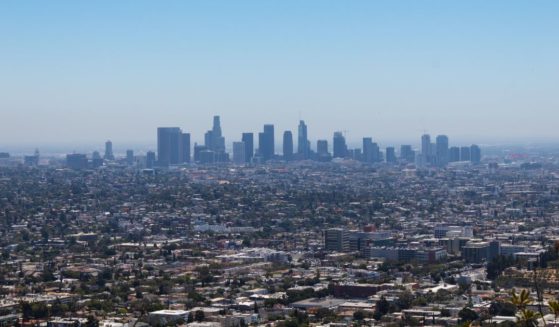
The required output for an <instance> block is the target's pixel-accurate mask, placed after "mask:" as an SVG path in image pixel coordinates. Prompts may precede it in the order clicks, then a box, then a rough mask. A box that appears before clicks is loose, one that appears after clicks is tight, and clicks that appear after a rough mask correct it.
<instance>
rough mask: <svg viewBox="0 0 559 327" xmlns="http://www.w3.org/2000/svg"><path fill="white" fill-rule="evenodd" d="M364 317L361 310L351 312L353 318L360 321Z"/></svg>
mask: <svg viewBox="0 0 559 327" xmlns="http://www.w3.org/2000/svg"><path fill="white" fill-rule="evenodd" d="M363 319H365V312H363V310H357V311H355V312H354V313H353V320H357V321H361V320H363Z"/></svg>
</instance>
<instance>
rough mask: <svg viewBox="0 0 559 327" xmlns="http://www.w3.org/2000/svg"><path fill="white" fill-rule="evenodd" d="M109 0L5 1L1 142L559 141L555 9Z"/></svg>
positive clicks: (0, 21) (0, 10) (547, 5)
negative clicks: (268, 127) (160, 138)
mask: <svg viewBox="0 0 559 327" xmlns="http://www.w3.org/2000/svg"><path fill="white" fill-rule="evenodd" d="M102 3H103V4H104V5H101V3H99V2H98V3H95V4H88V3H79V2H68V1H60V2H56V1H55V2H49V3H44V2H38V1H36V2H34V1H30V2H29V3H27V4H23V3H21V2H17V1H14V2H12V1H5V2H2V3H1V4H0V37H1V38H2V39H3V40H4V42H3V47H2V51H0V72H1V74H0V99H2V100H1V101H0V113H1V116H2V122H3V128H2V129H0V146H8V145H9V146H13V145H16V146H17V145H26V146H31V147H34V146H37V147H44V146H45V145H56V144H62V143H68V140H72V143H73V144H77V145H93V144H96V143H98V142H99V141H100V140H104V139H111V140H113V141H114V142H115V144H145V145H152V136H151V135H150V134H149V133H147V131H151V130H153V128H155V127H157V126H165V125H172V126H187V127H188V128H189V130H190V131H191V133H192V134H193V135H202V134H203V133H204V127H203V126H205V121H206V119H207V117H208V115H210V114H211V113H217V114H219V115H220V116H221V117H222V119H223V120H224V121H227V122H228V123H227V124H224V135H228V136H232V135H238V134H240V133H242V132H243V131H244V130H258V129H259V128H260V126H261V125H262V124H263V123H266V122H273V123H274V124H275V126H276V129H278V130H287V129H289V130H295V127H296V126H293V122H295V124H296V122H297V121H298V120H299V119H303V120H305V121H308V122H312V125H313V128H312V130H310V131H309V133H310V134H312V135H314V136H316V138H327V137H329V135H330V134H331V132H332V131H333V130H349V131H351V134H349V135H347V137H348V140H349V141H350V142H352V141H354V140H355V141H358V140H359V137H360V136H361V135H367V134H374V135H376V136H377V138H379V139H381V140H386V142H387V143H409V142H410V140H413V139H415V137H416V135H419V134H422V133H423V132H424V131H427V132H429V133H432V134H435V133H445V134H452V135H453V139H454V140H456V141H460V142H464V143H480V144H481V143H484V144H511V143H527V142H540V143H544V142H545V143H549V142H556V140H557V138H558V136H559V135H557V133H556V126H555V125H556V121H557V118H559V117H558V114H557V112H558V111H557V106H558V103H557V97H556V96H555V94H556V87H555V85H559V80H558V79H557V78H558V76H559V74H556V72H557V70H558V69H559V66H558V61H557V60H556V58H557V57H559V55H558V54H559V47H558V44H559V42H558V41H559V40H558V39H557V38H558V37H559V36H558V35H559V33H557V31H559V23H558V21H557V19H556V15H555V13H556V12H557V9H559V8H558V7H559V4H558V3H557V2H554V1H542V2H538V5H532V4H529V3H523V2H514V1H512V2H511V1H492V2H487V1H468V2H448V1H433V2H429V3H428V4H423V3H416V2H411V1H409V2H401V3H395V2H392V1H375V2H370V1H349V2H326V1H308V2H304V3H301V2H295V1H270V2H265V3H259V2H246V1H235V2H228V1H217V2H212V3H207V2H203V1H202V2H186V3H185V2H182V1H169V2H167V3H166V4H165V5H162V4H156V3H153V2H149V1H135V2H133V4H132V3H128V2H118V3H114V2H108V1H102ZM441 26H444V28H441ZM39 142H40V143H41V144H39Z"/></svg>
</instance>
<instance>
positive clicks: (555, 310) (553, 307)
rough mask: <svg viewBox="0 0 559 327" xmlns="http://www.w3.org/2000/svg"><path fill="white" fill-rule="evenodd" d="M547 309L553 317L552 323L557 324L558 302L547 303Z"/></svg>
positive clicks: (558, 314)
mask: <svg viewBox="0 0 559 327" xmlns="http://www.w3.org/2000/svg"><path fill="white" fill-rule="evenodd" d="M548 306H549V309H550V310H551V312H552V313H553V315H554V316H555V319H554V320H553V323H555V324H557V317H558V316H559V302H557V301H549V304H548Z"/></svg>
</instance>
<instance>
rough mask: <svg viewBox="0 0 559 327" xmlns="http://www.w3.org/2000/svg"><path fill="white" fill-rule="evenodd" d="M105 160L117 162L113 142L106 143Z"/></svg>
mask: <svg viewBox="0 0 559 327" xmlns="http://www.w3.org/2000/svg"><path fill="white" fill-rule="evenodd" d="M104 158H105V160H115V156H114V155H113V142H111V141H110V140H109V141H107V142H105V156H104Z"/></svg>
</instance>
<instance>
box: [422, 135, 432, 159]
mask: <svg viewBox="0 0 559 327" xmlns="http://www.w3.org/2000/svg"><path fill="white" fill-rule="evenodd" d="M421 162H422V163H423V164H426V165H427V164H431V163H432V159H431V135H429V134H423V135H422V136H421Z"/></svg>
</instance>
